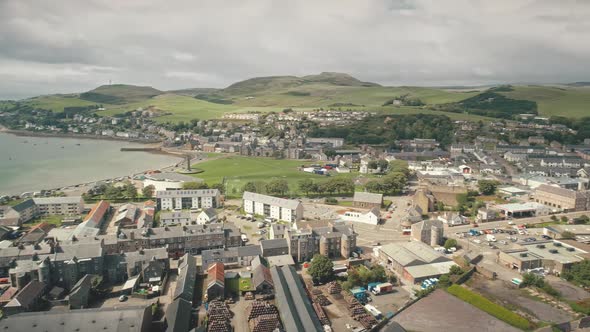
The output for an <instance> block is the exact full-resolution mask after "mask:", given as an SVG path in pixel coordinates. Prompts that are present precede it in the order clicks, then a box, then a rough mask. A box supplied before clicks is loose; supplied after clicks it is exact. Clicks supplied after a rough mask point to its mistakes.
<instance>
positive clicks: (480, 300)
mask: <svg viewBox="0 0 590 332" xmlns="http://www.w3.org/2000/svg"><path fill="white" fill-rule="evenodd" d="M447 292H449V293H450V294H452V295H454V296H456V297H458V298H460V299H461V300H463V301H465V302H467V303H469V304H471V305H473V306H474V307H476V308H479V309H480V310H483V311H485V312H487V313H488V314H490V315H492V316H494V317H496V318H498V319H500V320H502V321H504V322H506V323H508V324H510V325H512V326H514V327H516V328H519V329H521V330H530V329H532V328H533V324H532V323H531V322H529V321H528V320H527V319H526V318H524V317H522V316H520V315H518V314H515V313H514V312H512V311H510V310H508V309H506V308H504V307H502V306H500V305H498V304H496V303H494V302H492V301H490V300H488V299H486V298H485V297H483V296H481V295H479V294H477V293H474V292H472V291H470V290H468V289H466V288H464V287H461V286H459V285H452V286H451V287H449V288H447Z"/></svg>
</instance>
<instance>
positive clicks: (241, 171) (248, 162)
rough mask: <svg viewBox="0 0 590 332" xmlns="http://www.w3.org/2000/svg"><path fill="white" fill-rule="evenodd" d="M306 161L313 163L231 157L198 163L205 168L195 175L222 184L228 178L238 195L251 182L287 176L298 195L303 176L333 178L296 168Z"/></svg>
mask: <svg viewBox="0 0 590 332" xmlns="http://www.w3.org/2000/svg"><path fill="white" fill-rule="evenodd" d="M305 163H308V164H309V163H310V162H309V161H305V160H286V159H271V158H262V157H242V156H230V157H226V158H219V159H215V160H211V161H205V162H203V163H200V164H198V165H195V167H196V168H198V169H200V170H202V171H203V172H202V173H198V174H195V177H198V178H201V179H204V180H205V182H206V183H208V184H215V183H221V182H223V179H224V177H225V181H226V182H225V183H226V188H225V191H226V194H227V195H229V196H239V195H240V194H241V192H242V188H243V187H244V185H245V184H246V183H248V182H255V181H264V182H266V181H270V180H275V179H285V180H287V182H288V183H289V191H290V192H291V193H293V194H295V193H297V192H298V188H297V182H298V181H299V180H301V179H306V178H311V179H314V180H317V181H326V180H328V179H330V177H326V176H322V175H316V174H310V173H305V172H303V171H299V170H297V168H298V167H300V166H301V165H303V164H305ZM336 176H339V177H340V176H343V177H344V176H348V177H350V176H352V175H351V174H339V175H336Z"/></svg>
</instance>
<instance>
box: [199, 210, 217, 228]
mask: <svg viewBox="0 0 590 332" xmlns="http://www.w3.org/2000/svg"><path fill="white" fill-rule="evenodd" d="M216 221H217V211H215V209H214V208H208V209H205V210H203V211H201V213H199V215H198V216H197V224H198V225H204V224H209V223H212V222H216Z"/></svg>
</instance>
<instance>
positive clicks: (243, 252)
mask: <svg viewBox="0 0 590 332" xmlns="http://www.w3.org/2000/svg"><path fill="white" fill-rule="evenodd" d="M261 253H262V251H261V250H260V246H257V245H249V246H243V247H238V256H240V257H244V256H256V255H260V254H261Z"/></svg>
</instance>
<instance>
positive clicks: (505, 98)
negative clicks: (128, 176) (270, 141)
mask: <svg viewBox="0 0 590 332" xmlns="http://www.w3.org/2000/svg"><path fill="white" fill-rule="evenodd" d="M400 98H403V99H411V100H413V101H419V103H415V104H406V105H420V106H398V105H395V104H393V103H392V101H393V100H394V99H397V100H399V99H400ZM18 102H19V103H26V104H28V105H29V106H32V107H38V108H43V109H51V110H53V111H55V112H62V111H63V109H64V107H85V106H93V105H97V104H100V105H103V107H105V108H106V111H101V112H100V114H104V115H114V114H120V113H124V112H127V111H132V110H134V109H136V108H138V107H143V108H146V107H149V106H154V107H156V108H158V109H160V110H161V111H163V112H165V113H169V114H168V115H166V116H163V117H158V118H156V119H157V121H187V120H190V119H212V118H219V117H221V116H222V115H223V114H224V113H228V112H248V111H260V112H269V111H280V110H282V109H285V108H294V109H313V108H341V109H356V110H371V111H379V112H384V113H390V114H408V113H411V114H418V113H423V114H440V113H441V111H442V110H446V111H447V112H446V114H447V115H448V116H450V117H452V118H453V119H477V120H479V119H484V120H485V119H486V118H485V117H481V116H488V117H507V118H510V117H512V116H513V114H519V113H527V112H530V111H532V110H536V111H537V112H538V113H539V114H540V115H542V116H552V115H560V116H564V117H571V118H580V117H583V116H588V115H589V114H590V112H589V107H588V106H587V105H590V86H588V85H587V83H584V82H577V83H572V84H566V85H552V86H541V85H521V86H519V85H515V86H500V87H495V88H490V89H484V88H473V89H469V88H467V87H464V88H461V89H452V88H431V87H410V86H401V87H387V86H381V85H379V84H376V83H370V82H363V81H361V80H359V79H357V78H354V77H352V76H350V75H348V74H342V73H329V72H325V73H321V74H318V75H308V76H302V77H297V76H269V77H257V78H251V79H247V80H244V81H240V82H236V83H234V84H232V85H230V86H228V87H226V88H225V89H208V88H193V89H182V90H174V91H169V92H163V91H160V90H158V89H155V88H152V87H147V86H134V85H125V84H114V85H103V86H100V87H98V88H96V89H94V90H91V91H88V92H85V93H82V94H62V95H49V96H40V97H35V98H30V99H25V100H21V101H18ZM10 105H12V104H5V105H3V106H2V105H0V106H1V107H4V108H7V107H9V106H10ZM535 105H536V106H535ZM0 109H1V108H0ZM450 112H455V113H450ZM468 113H469V114H468ZM477 115H480V116H477ZM488 119H489V118H488Z"/></svg>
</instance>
